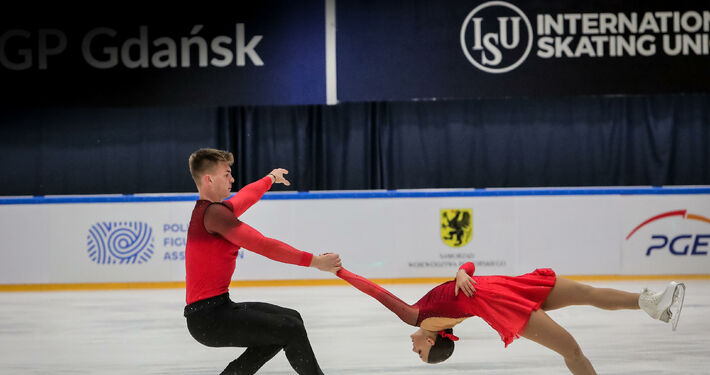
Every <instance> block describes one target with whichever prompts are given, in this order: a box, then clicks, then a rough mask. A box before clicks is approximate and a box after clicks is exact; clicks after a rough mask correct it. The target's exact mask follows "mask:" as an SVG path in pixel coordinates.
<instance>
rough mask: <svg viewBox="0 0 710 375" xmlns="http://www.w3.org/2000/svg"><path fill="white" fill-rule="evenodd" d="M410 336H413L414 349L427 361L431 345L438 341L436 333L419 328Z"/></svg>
mask: <svg viewBox="0 0 710 375" xmlns="http://www.w3.org/2000/svg"><path fill="white" fill-rule="evenodd" d="M432 336H433V337H432ZM409 337H411V338H412V351H413V352H414V353H416V354H417V355H418V356H419V358H421V359H422V361H424V362H427V359H428V358H429V350H431V347H432V346H434V343H435V342H436V341H435V340H436V333H435V332H431V331H427V330H424V329H421V328H419V329H418V330H417V331H416V332H414V333H413V334H411V335H410V336H409Z"/></svg>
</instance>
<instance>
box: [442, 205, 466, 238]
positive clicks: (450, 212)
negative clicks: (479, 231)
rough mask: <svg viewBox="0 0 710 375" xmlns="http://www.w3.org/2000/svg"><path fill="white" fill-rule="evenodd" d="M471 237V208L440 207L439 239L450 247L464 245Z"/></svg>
mask: <svg viewBox="0 0 710 375" xmlns="http://www.w3.org/2000/svg"><path fill="white" fill-rule="evenodd" d="M472 237H473V210H472V209H470V208H443V209H441V240H442V241H444V243H445V244H447V245H449V246H451V247H461V246H464V245H466V244H467V243H468V242H469V241H471V238H472Z"/></svg>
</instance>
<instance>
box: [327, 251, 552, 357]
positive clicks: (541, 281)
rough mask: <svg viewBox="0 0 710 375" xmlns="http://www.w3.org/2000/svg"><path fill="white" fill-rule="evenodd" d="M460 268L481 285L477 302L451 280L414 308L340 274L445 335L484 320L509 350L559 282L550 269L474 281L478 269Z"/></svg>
mask: <svg viewBox="0 0 710 375" xmlns="http://www.w3.org/2000/svg"><path fill="white" fill-rule="evenodd" d="M459 269H463V270H465V271H466V273H467V274H468V275H469V276H471V277H472V278H473V279H474V280H475V281H476V282H477V284H475V285H474V288H475V289H476V293H475V294H474V295H473V296H472V297H468V296H466V295H465V294H464V293H463V292H460V293H459V294H458V296H457V295H455V294H454V290H455V287H456V281H455V280H451V281H447V282H445V283H443V284H441V285H439V286H437V287H435V288H434V289H432V290H430V291H429V292H428V293H427V294H425V295H424V297H422V298H421V299H420V300H419V301H418V302H417V303H415V304H414V305H408V304H407V303H405V302H403V301H402V300H400V299H399V298H397V297H396V296H395V295H394V294H392V293H390V292H388V291H387V290H386V289H384V288H382V287H381V286H379V285H377V284H375V283H373V282H372V281H370V280H368V279H366V278H364V277H362V276H359V275H356V274H354V273H352V272H350V271H348V270H346V269H344V268H342V269H341V270H340V271H338V273H337V275H338V277H340V278H342V279H343V280H345V281H347V282H348V283H350V284H352V285H353V286H354V287H356V288H357V289H359V290H361V291H362V292H364V293H366V294H368V295H369V296H371V297H373V298H375V299H377V300H378V301H379V302H380V303H382V304H383V305H384V306H385V307H387V308H388V309H390V310H391V311H392V312H394V313H395V314H396V315H397V316H398V317H399V318H400V319H401V320H402V321H403V322H405V323H407V324H409V325H413V326H419V327H422V328H424V329H427V330H430V331H440V330H444V329H447V328H453V327H454V326H455V325H457V324H459V323H461V322H462V321H463V320H465V319H466V318H469V317H472V316H479V317H481V319H483V320H485V321H486V323H488V324H489V325H490V326H491V327H492V328H493V329H495V330H496V331H497V332H498V334H500V337H501V340H503V342H504V343H505V346H508V344H510V343H511V342H512V341H513V340H514V339H516V338H518V337H519V336H520V334H522V333H523V332H524V330H525V326H526V325H527V322H528V319H530V313H531V312H532V311H534V310H537V309H539V308H540V306H542V304H543V303H544V302H545V299H547V295H548V294H549V293H550V290H551V289H552V287H553V286H554V285H555V280H556V276H555V272H554V271H553V270H551V269H549V268H543V269H537V270H535V271H534V272H531V273H528V274H525V275H521V276H473V273H474V271H475V269H476V267H475V265H474V264H473V263H471V262H468V263H466V264H464V265H462V266H461V267H460V268H459Z"/></svg>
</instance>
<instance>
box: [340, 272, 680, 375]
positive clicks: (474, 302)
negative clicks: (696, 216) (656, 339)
mask: <svg viewBox="0 0 710 375" xmlns="http://www.w3.org/2000/svg"><path fill="white" fill-rule="evenodd" d="M474 271H475V266H474V264H473V263H471V262H469V263H466V264H464V265H462V266H461V268H459V270H458V272H457V274H456V278H455V280H451V281H448V282H446V283H443V284H441V285H439V286H437V287H435V288H434V289H432V290H431V291H429V293H427V294H426V295H424V297H422V298H421V299H420V300H419V301H418V302H417V303H415V304H414V305H409V304H407V303H405V302H403V301H402V300H400V299H399V298H397V297H396V296H394V295H393V294H392V293H390V292H388V291H387V290H385V289H384V288H382V287H380V286H379V285H377V284H375V283H373V282H371V281H370V280H368V279H366V278H363V277H361V276H359V275H356V274H354V273H352V272H350V271H348V270H346V269H345V268H341V269H340V271H338V272H337V275H338V277H340V278H342V279H344V280H345V281H347V282H348V283H350V284H352V285H353V286H354V287H356V288H357V289H359V290H361V291H362V292H364V293H366V294H368V295H370V296H372V297H374V298H375V299H377V300H378V301H380V303H382V304H383V305H384V306H385V307H387V308H388V309H390V310H391V311H392V312H394V313H395V314H397V316H398V317H399V318H400V319H401V320H402V321H403V322H405V323H407V324H409V325H413V326H417V327H420V328H419V329H418V330H417V331H416V332H414V334H412V335H411V338H412V343H413V348H412V350H413V351H414V352H415V353H416V354H417V355H419V357H420V358H421V359H422V360H423V361H424V362H427V363H439V362H442V361H444V360H446V359H447V358H448V357H449V356H451V353H453V348H454V341H457V340H458V338H457V337H456V336H454V335H453V330H452V328H453V327H454V326H455V325H457V324H459V323H461V322H462V321H463V320H465V319H466V318H469V317H471V316H478V317H480V318H481V319H483V320H484V321H486V323H488V324H489V325H490V326H491V327H492V328H493V329H495V330H496V331H497V332H498V333H499V334H500V336H501V339H502V340H503V342H504V343H505V346H506V347H507V346H508V344H510V343H511V342H512V341H513V340H515V339H516V338H518V337H520V336H522V337H525V338H527V339H529V340H532V341H535V342H537V343H539V344H541V345H544V346H546V347H548V348H550V349H552V350H554V351H555V352H557V353H559V354H560V355H562V357H564V360H565V364H566V365H567V367H568V368H569V370H570V371H571V372H572V373H573V374H595V373H596V372H595V371H594V368H593V367H592V364H591V363H590V362H589V360H588V359H587V358H586V357H585V356H584V354H583V353H582V350H581V349H580V347H579V344H577V342H576V341H575V339H574V337H572V335H570V334H569V332H567V330H565V329H564V328H562V327H561V326H560V325H558V324H557V323H555V321H553V320H552V319H551V318H550V317H549V316H548V315H547V314H546V313H545V311H548V310H555V309H559V308H562V307H566V306H571V305H591V306H595V307H598V308H601V309H605V310H620V309H630V310H638V309H639V308H642V309H643V310H644V311H646V312H647V313H648V314H649V315H650V316H651V317H652V318H654V319H658V320H662V321H665V322H669V321H672V322H673V327H674V329H675V325H676V324H677V318H678V316H679V315H678V314H679V313H680V307H681V306H682V303H683V295H684V292H685V285H684V284H682V283H676V282H671V283H670V284H669V285H668V287H667V288H666V290H665V291H663V292H659V293H654V292H651V291H650V290H648V289H644V290H643V291H641V293H629V292H624V291H621V290H616V289H607V288H595V287H592V286H589V285H585V284H582V283H579V282H576V281H572V280H569V279H564V278H561V277H557V276H556V275H555V272H554V271H553V270H551V269H549V268H542V269H537V270H535V271H534V272H531V273H528V274H525V275H521V276H515V277H513V276H473V273H474ZM460 292H461V293H460ZM672 306H673V308H674V310H675V309H676V308H677V311H675V312H671V307H672Z"/></svg>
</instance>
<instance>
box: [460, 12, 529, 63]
mask: <svg viewBox="0 0 710 375" xmlns="http://www.w3.org/2000/svg"><path fill="white" fill-rule="evenodd" d="M460 39H461V49H462V50H463V53H464V55H465V56H466V58H467V59H468V61H469V62H470V63H471V64H473V66H475V67H476V68H478V69H480V70H482V71H484V72H487V73H505V72H509V71H511V70H513V69H515V68H517V67H518V66H519V65H520V64H522V63H523V61H525V59H526V58H527V57H528V54H530V50H531V49H532V43H533V30H532V26H531V24H530V20H529V19H528V17H527V16H526V15H525V13H523V11H522V10H520V8H518V7H516V6H515V5H513V4H510V3H508V2H505V1H489V2H486V3H483V4H481V5H479V6H477V7H475V8H474V9H473V10H472V11H471V12H470V13H469V14H468V15H467V16H466V18H465V19H464V21H463V25H462V26H461V35H460Z"/></svg>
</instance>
